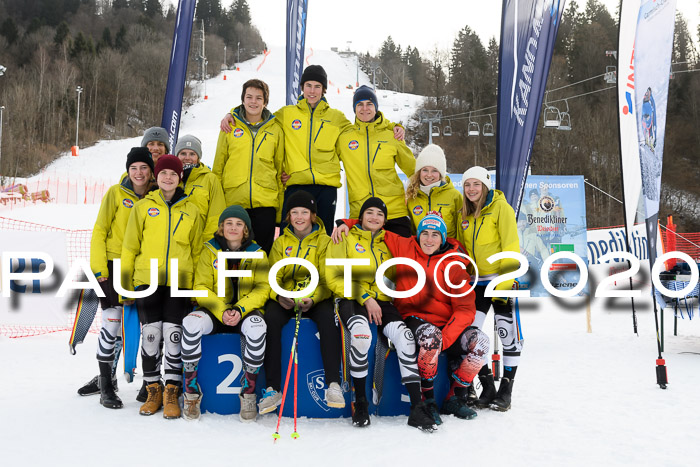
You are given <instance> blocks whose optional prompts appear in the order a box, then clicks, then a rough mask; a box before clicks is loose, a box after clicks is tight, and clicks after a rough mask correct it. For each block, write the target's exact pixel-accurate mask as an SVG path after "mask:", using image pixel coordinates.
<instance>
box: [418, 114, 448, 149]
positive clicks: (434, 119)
mask: <svg viewBox="0 0 700 467" xmlns="http://www.w3.org/2000/svg"><path fill="white" fill-rule="evenodd" d="M418 115H419V116H420V122H421V123H427V124H428V144H433V135H435V136H440V130H439V128H438V127H435V129H434V130H435V133H433V124H434V123H440V121H441V120H442V110H421V111H420V113H419V114H418Z"/></svg>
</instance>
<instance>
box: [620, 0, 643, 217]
mask: <svg viewBox="0 0 700 467" xmlns="http://www.w3.org/2000/svg"><path fill="white" fill-rule="evenodd" d="M640 3H641V0H625V1H624V2H622V10H621V11H620V33H619V41H618V46H617V53H618V55H617V70H618V77H617V99H618V114H619V121H620V160H621V164H620V166H621V167H622V186H623V196H624V201H625V225H626V226H627V228H628V230H629V229H631V228H632V226H633V225H634V220H635V217H636V214H637V209H638V207H639V202H640V196H641V193H642V175H641V173H642V169H641V167H640V164H639V144H638V139H637V120H636V118H635V117H636V116H637V105H636V104H635V102H634V99H635V97H634V38H635V33H636V31H637V16H638V15H639V6H640Z"/></svg>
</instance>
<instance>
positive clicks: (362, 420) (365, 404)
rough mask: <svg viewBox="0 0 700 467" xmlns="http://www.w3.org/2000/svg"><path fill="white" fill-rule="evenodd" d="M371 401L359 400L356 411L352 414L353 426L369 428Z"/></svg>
mask: <svg viewBox="0 0 700 467" xmlns="http://www.w3.org/2000/svg"><path fill="white" fill-rule="evenodd" d="M369 424H370V421H369V401H368V400H367V399H364V398H362V399H357V400H356V401H355V409H354V410H353V412H352V426H357V427H365V426H369Z"/></svg>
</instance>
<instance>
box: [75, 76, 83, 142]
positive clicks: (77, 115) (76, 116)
mask: <svg viewBox="0 0 700 467" xmlns="http://www.w3.org/2000/svg"><path fill="white" fill-rule="evenodd" d="M75 90H76V91H77V92H78V113H77V114H76V115H75V145H76V147H77V146H78V128H79V127H80V93H81V92H83V88H82V87H80V86H78V87H77V88H75Z"/></svg>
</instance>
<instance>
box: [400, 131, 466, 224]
mask: <svg viewBox="0 0 700 467" xmlns="http://www.w3.org/2000/svg"><path fill="white" fill-rule="evenodd" d="M406 205H407V207H408V212H409V215H410V216H411V220H412V223H413V230H414V232H415V231H416V229H417V228H418V224H420V221H421V220H423V218H424V217H425V216H427V215H428V213H431V212H435V213H438V214H439V215H440V216H441V217H442V219H443V220H444V221H445V225H446V226H447V236H448V237H452V238H455V237H456V236H457V232H458V230H459V229H460V223H461V222H462V218H461V215H460V211H461V210H462V195H461V194H460V193H459V191H458V190H457V189H456V188H455V187H454V185H453V184H452V181H451V180H450V177H449V176H447V161H446V159H445V152H444V151H443V150H442V148H441V147H440V146H438V145H437V144H429V145H427V146H426V147H425V148H423V150H422V151H421V152H420V154H418V158H417V159H416V171H415V172H414V173H413V175H412V176H411V178H409V180H408V187H407V188H406Z"/></svg>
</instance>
